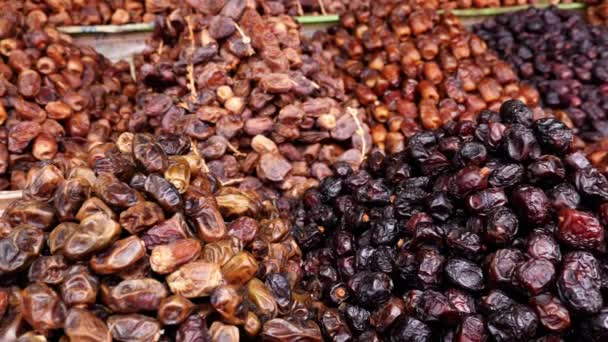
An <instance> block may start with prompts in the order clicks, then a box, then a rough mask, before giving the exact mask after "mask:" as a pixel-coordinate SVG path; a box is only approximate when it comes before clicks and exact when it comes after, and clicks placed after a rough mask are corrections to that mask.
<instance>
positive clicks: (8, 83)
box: [0, 9, 136, 190]
mask: <svg viewBox="0 0 608 342" xmlns="http://www.w3.org/2000/svg"><path fill="white" fill-rule="evenodd" d="M0 75H1V76H0V96H1V97H2V98H1V101H0V190H4V189H7V188H9V187H10V188H12V189H21V188H23V186H24V185H25V179H26V173H27V171H28V170H29V169H30V168H31V164H32V163H35V162H37V161H40V160H57V159H70V158H73V157H76V156H82V153H83V152H86V150H85V148H86V146H85V144H88V143H97V142H104V141H107V140H108V139H109V138H110V136H111V133H112V132H123V131H125V130H126V129H127V127H128V119H129V117H130V115H131V112H132V111H133V104H132V102H131V97H132V96H133V95H134V94H135V91H136V87H135V84H134V80H133V79H132V78H131V76H130V74H129V66H128V64H127V63H118V64H116V65H111V63H110V62H109V61H108V60H107V59H105V58H104V57H103V56H101V55H100V54H98V53H97V52H96V51H95V50H93V49H92V48H90V47H80V46H76V45H74V44H73V43H72V40H71V37H69V36H67V35H64V34H61V33H59V32H57V31H56V30H54V29H52V28H45V27H44V23H43V22H41V21H40V20H38V19H36V18H30V17H23V16H22V15H21V14H20V13H19V12H14V11H11V10H8V9H7V10H6V11H5V10H4V9H3V12H2V14H1V15H0ZM9 177H10V179H9Z"/></svg>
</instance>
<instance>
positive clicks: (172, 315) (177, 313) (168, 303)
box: [157, 295, 194, 325]
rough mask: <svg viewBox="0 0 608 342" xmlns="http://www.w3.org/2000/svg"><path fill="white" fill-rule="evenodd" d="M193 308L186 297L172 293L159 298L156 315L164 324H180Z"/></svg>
mask: <svg viewBox="0 0 608 342" xmlns="http://www.w3.org/2000/svg"><path fill="white" fill-rule="evenodd" d="M193 310H194V304H193V303H192V302H191V301H190V300H188V299H187V298H186V297H183V296H180V295H172V296H169V297H167V298H163V300H161V302H160V307H159V308H158V315H157V317H158V320H159V321H160V322H161V323H162V324H164V325H174V324H180V323H182V322H183V321H184V320H185V319H186V318H188V316H189V315H190V314H191V313H192V311H193Z"/></svg>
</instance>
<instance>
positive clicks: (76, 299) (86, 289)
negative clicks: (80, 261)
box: [60, 265, 99, 306]
mask: <svg viewBox="0 0 608 342" xmlns="http://www.w3.org/2000/svg"><path fill="white" fill-rule="evenodd" d="M98 290H99V280H98V279H97V277H95V276H93V275H92V274H91V272H90V271H89V269H88V268H87V267H86V266H83V265H74V266H72V267H70V269H69V270H68V272H67V275H66V277H65V281H64V282H63V283H62V284H61V287H60V292H61V298H62V299H63V301H64V302H65V303H66V305H68V306H76V305H91V304H93V303H95V300H96V299H97V292H98Z"/></svg>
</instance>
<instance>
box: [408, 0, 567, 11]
mask: <svg viewBox="0 0 608 342" xmlns="http://www.w3.org/2000/svg"><path fill="white" fill-rule="evenodd" d="M560 2H562V3H568V2H572V1H571V0H565V1H564V0H562V1H560V0H551V3H554V4H555V3H560ZM535 3H538V1H537V0H409V4H410V5H412V6H417V7H418V8H421V7H424V8H431V9H465V8H486V7H508V6H522V5H527V4H535Z"/></svg>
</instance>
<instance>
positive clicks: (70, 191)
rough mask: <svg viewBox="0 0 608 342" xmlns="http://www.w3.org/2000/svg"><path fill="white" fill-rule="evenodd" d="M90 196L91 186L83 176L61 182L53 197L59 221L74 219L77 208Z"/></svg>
mask: <svg viewBox="0 0 608 342" xmlns="http://www.w3.org/2000/svg"><path fill="white" fill-rule="evenodd" d="M90 196H91V186H90V184H89V182H88V181H86V180H85V179H83V178H80V177H77V178H72V179H68V180H66V181H65V182H63V183H61V184H60V185H59V186H58V187H57V189H56V190H55V194H54V197H53V206H54V207H55V211H56V213H57V218H58V219H59V220H60V221H70V220H75V219H76V214H77V213H78V210H79V209H80V208H81V206H82V205H83V203H84V202H85V201H86V200H87V199H88V198H89V197H90Z"/></svg>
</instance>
